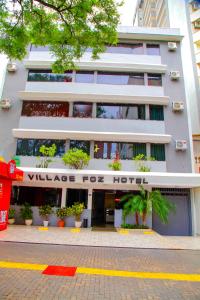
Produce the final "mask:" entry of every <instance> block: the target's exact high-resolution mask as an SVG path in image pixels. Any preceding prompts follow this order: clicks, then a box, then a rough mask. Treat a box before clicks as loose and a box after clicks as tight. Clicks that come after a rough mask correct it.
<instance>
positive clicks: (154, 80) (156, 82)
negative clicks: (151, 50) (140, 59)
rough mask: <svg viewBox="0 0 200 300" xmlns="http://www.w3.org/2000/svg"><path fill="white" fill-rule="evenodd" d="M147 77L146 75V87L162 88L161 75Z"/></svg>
mask: <svg viewBox="0 0 200 300" xmlns="http://www.w3.org/2000/svg"><path fill="white" fill-rule="evenodd" d="M147 75H148V85H152V86H162V76H161V74H147Z"/></svg>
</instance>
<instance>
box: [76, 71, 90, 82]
mask: <svg viewBox="0 0 200 300" xmlns="http://www.w3.org/2000/svg"><path fill="white" fill-rule="evenodd" d="M75 81H76V82H81V83H93V82H94V72H90V71H77V72H76V77H75Z"/></svg>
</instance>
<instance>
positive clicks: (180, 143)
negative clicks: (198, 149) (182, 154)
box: [176, 140, 187, 151]
mask: <svg viewBox="0 0 200 300" xmlns="http://www.w3.org/2000/svg"><path fill="white" fill-rule="evenodd" d="M186 149H187V141H186V140H177V141H176V150H177V151H185V150H186Z"/></svg>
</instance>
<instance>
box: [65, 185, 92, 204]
mask: <svg viewBox="0 0 200 300" xmlns="http://www.w3.org/2000/svg"><path fill="white" fill-rule="evenodd" d="M66 198H67V207H69V206H72V205H73V204H74V203H75V202H79V203H84V206H85V208H87V200H88V190H86V189H67V197H66Z"/></svg>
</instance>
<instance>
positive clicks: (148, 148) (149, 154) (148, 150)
mask: <svg viewBox="0 0 200 300" xmlns="http://www.w3.org/2000/svg"><path fill="white" fill-rule="evenodd" d="M146 147H147V156H151V146H150V144H149V143H147V144H146Z"/></svg>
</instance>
